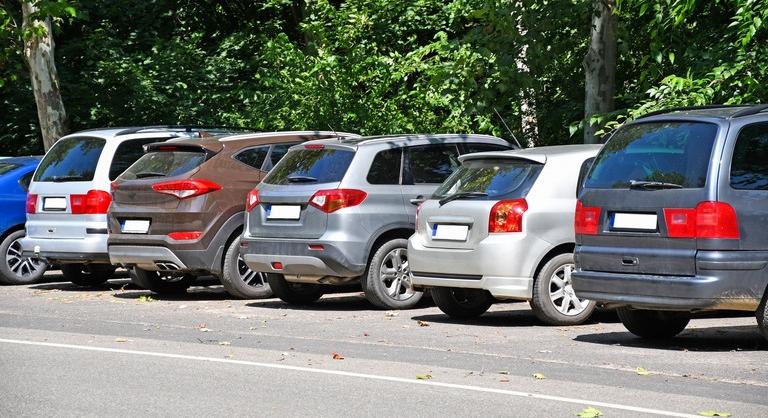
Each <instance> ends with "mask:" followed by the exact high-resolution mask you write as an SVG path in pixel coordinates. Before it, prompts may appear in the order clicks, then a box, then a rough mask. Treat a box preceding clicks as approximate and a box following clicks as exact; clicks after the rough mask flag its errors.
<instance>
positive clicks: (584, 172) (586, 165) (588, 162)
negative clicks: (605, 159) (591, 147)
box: [576, 157, 595, 197]
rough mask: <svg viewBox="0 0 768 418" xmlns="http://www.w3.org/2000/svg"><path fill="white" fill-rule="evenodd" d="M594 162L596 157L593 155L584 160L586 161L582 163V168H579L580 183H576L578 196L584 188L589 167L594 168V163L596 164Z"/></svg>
mask: <svg viewBox="0 0 768 418" xmlns="http://www.w3.org/2000/svg"><path fill="white" fill-rule="evenodd" d="M594 162H595V157H591V158H587V159H586V160H584V162H583V163H582V164H581V168H580V169H579V180H578V183H576V197H578V196H579V193H581V189H583V188H584V180H586V178H587V173H589V169H590V168H592V164H594Z"/></svg>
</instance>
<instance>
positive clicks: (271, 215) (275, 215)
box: [267, 205, 301, 219]
mask: <svg viewBox="0 0 768 418" xmlns="http://www.w3.org/2000/svg"><path fill="white" fill-rule="evenodd" d="M300 217H301V206H293V205H291V206H288V205H271V206H269V207H268V208H267V219H299V218H300Z"/></svg>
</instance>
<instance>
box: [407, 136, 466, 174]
mask: <svg viewBox="0 0 768 418" xmlns="http://www.w3.org/2000/svg"><path fill="white" fill-rule="evenodd" d="M408 155H409V162H410V167H409V169H410V172H409V174H410V175H409V179H408V180H410V182H412V183H413V184H440V183H442V182H443V181H445V179H447V178H448V176H450V175H451V173H453V171H454V170H456V169H457V168H459V167H460V166H461V163H460V162H459V150H458V149H457V148H456V145H454V144H439V145H424V146H418V147H411V148H408Z"/></svg>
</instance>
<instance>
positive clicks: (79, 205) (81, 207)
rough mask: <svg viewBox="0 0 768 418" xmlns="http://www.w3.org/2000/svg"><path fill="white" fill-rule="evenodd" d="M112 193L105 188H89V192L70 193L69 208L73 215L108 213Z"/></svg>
mask: <svg viewBox="0 0 768 418" xmlns="http://www.w3.org/2000/svg"><path fill="white" fill-rule="evenodd" d="M110 203H112V195H111V194H109V193H108V192H105V191H104V190H88V193H87V194H72V195H69V208H70V209H71V211H72V214H73V215H94V214H103V213H107V210H109V204H110Z"/></svg>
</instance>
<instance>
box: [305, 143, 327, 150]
mask: <svg viewBox="0 0 768 418" xmlns="http://www.w3.org/2000/svg"><path fill="white" fill-rule="evenodd" d="M324 148H325V145H323V144H307V145H304V149H324Z"/></svg>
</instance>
